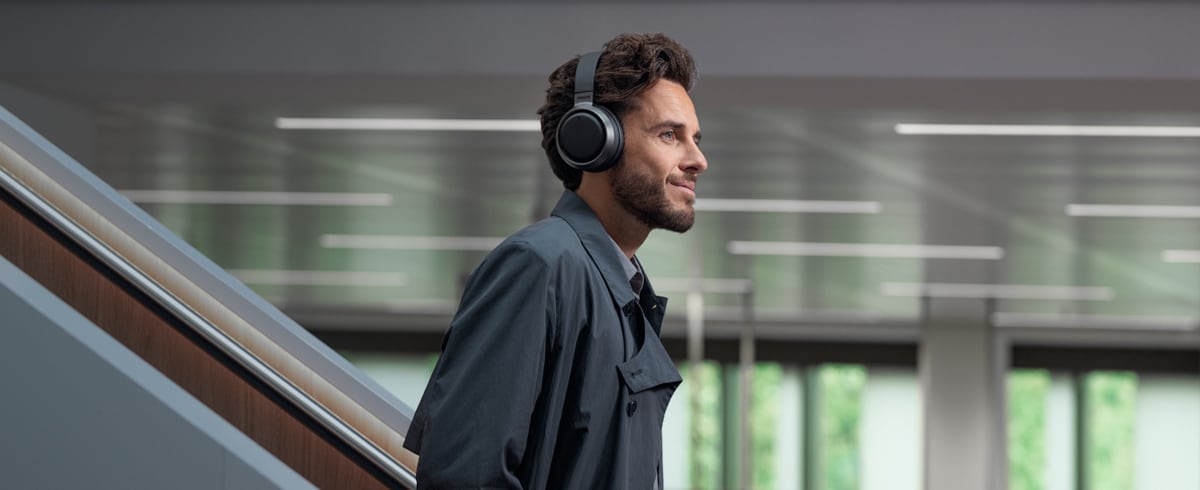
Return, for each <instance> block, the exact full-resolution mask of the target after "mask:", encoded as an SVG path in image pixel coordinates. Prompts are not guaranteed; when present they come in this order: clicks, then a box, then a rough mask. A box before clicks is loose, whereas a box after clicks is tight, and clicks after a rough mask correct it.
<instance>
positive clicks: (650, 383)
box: [617, 335, 683, 393]
mask: <svg viewBox="0 0 1200 490" xmlns="http://www.w3.org/2000/svg"><path fill="white" fill-rule="evenodd" d="M647 337H648V338H647V339H646V342H645V343H644V344H642V350H641V351H639V352H638V353H637V355H635V356H633V359H630V360H628V361H625V362H623V363H621V364H619V365H617V371H618V372H620V373H621V379H623V380H625V386H628V387H629V391H631V392H633V393H637V392H640V391H643V390H647V389H650V388H654V387H656V386H661V385H664V384H671V383H674V384H679V383H680V382H682V381H683V378H681V377H680V376H679V370H678V369H676V368H675V363H674V362H673V361H671V356H670V355H668V354H667V350H666V349H665V348H663V345H662V342H661V341H659V339H658V336H655V335H650V336H647Z"/></svg>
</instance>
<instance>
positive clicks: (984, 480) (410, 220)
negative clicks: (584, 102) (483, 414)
mask: <svg viewBox="0 0 1200 490" xmlns="http://www.w3.org/2000/svg"><path fill="white" fill-rule="evenodd" d="M619 32H664V33H666V34H668V35H670V36H672V37H674V38H675V39H677V40H679V41H680V42H682V43H683V44H684V45H685V46H687V47H688V48H689V49H690V50H691V51H692V53H693V55H694V56H695V57H696V59H697V62H698V67H699V70H700V78H699V81H698V84H697V86H696V87H695V89H694V91H693V98H694V100H695V102H696V106H697V109H698V112H699V115H700V120H701V125H702V127H703V131H704V135H705V138H704V149H705V153H706V156H707V157H708V160H709V163H710V166H709V170H708V172H707V173H705V174H704V175H702V176H701V178H700V181H699V185H698V189H697V190H698V195H699V196H700V200H699V201H698V202H697V209H698V213H697V221H696V226H695V228H694V229H693V231H691V232H689V233H687V234H684V235H678V234H672V233H669V232H662V231H659V232H655V233H652V234H651V237H650V239H649V241H648V242H647V243H646V245H645V246H644V247H643V248H642V249H641V251H640V252H639V257H640V259H641V260H642V263H643V264H644V265H645V267H646V269H647V272H648V274H649V277H650V279H651V281H652V282H653V283H654V284H655V286H656V288H657V289H658V290H659V292H660V293H662V294H664V295H666V296H670V297H672V300H671V307H670V308H669V310H668V320H667V325H666V326H665V329H664V334H663V335H664V337H665V338H666V340H667V344H668V347H669V348H670V349H671V351H672V353H673V355H675V356H676V357H677V358H678V360H679V363H680V366H681V371H682V372H684V378H685V382H684V384H683V385H682V386H681V388H680V390H679V392H677V394H676V395H675V399H674V402H673V403H672V405H671V411H670V412H669V413H668V421H667V425H666V427H665V429H664V430H665V432H666V437H667V443H666V444H667V446H666V447H665V449H664V452H665V457H666V464H665V469H666V478H667V480H666V483H667V487H668V488H745V487H753V488H780V489H864V490H865V489H889V490H893V489H917V488H951V487H949V486H945V485H944V484H939V482H940V481H977V482H979V486H978V487H976V488H1011V489H1047V490H1049V489H1062V490H1066V489H1089V490H1092V489H1134V488H1136V489H1155V490H1158V489H1200V466H1197V465H1196V464H1195V463H1196V461H1200V350H1198V347H1200V332H1198V327H1200V316H1198V315H1200V193H1198V192H1196V190H1197V188H1198V187H1200V139H1198V138H1200V97H1197V96H1196V93H1197V89H1198V88H1200V83H1198V82H1200V54H1198V53H1200V51H1197V49H1196V46H1198V45H1200V6H1198V5H1194V4H1192V3H1189V2H1171V1H1097V2H1085V1H1067V0H1064V1H1052V2H1022V1H985V0H977V1H972V0H964V1H905V0H897V1H854V0H852V1H842V2H827V1H818V0H812V1H799V2H782V1H764V2H754V3H742V2H735V1H728V0H712V1H705V0H695V1H684V0H653V1H647V2H585V1H569V2H552V1H526V2H519V3H508V2H498V1H476V2H461V1H445V2H424V1H401V2H334V1H327V0H276V1H259V2H245V3H243V2H227V1H218V0H211V1H174V2H138V1H132V2H119V1H101V2H77V1H66V0H57V1H40V2H20V1H17V2H0V105H2V106H3V107H5V108H6V109H8V110H9V111H12V112H13V113H14V114H16V115H17V116H18V117H20V118H21V119H23V120H24V121H25V122H26V123H28V124H30V125H31V126H32V127H33V128H34V129H35V130H37V131H39V132H40V133H42V134H43V135H44V136H46V137H47V138H48V139H49V140H50V141H52V142H54V143H55V144H56V145H58V146H59V147H60V148H62V149H63V150H64V151H66V152H67V153H68V154H69V155H70V156H72V157H74V158H75V159H76V160H78V161H79V162H80V163H82V164H83V165H85V166H86V167H88V168H89V169H90V170H91V171H93V172H95V173H96V174H97V175H98V176H100V177H101V178H102V179H103V180H104V181H106V182H107V183H109V184H110V185H112V186H113V187H115V188H116V189H118V190H119V191H120V192H121V193H122V194H124V195H125V196H126V197H128V198H129V199H130V200H131V201H133V202H134V203H136V204H137V205H139V206H141V207H142V208H143V209H145V210H146V211H147V212H149V213H150V214H151V215H152V216H154V217H155V218H156V219H158V220H159V221H161V222H162V223H163V224H164V225H165V226H167V227H168V228H169V229H170V230H172V231H173V232H175V233H176V234H178V235H179V236H180V237H181V238H183V239H184V240H186V241H187V242H188V243H190V244H192V245H193V246H194V247H196V248H197V250H199V251H200V252H202V253H203V254H205V255H206V256H207V257H209V258H211V259H212V260H213V261H215V262H216V263H217V264H219V265H220V266H221V267H223V268H225V269H226V270H228V271H229V272H230V273H231V274H233V275H234V276H235V277H237V278H239V279H240V280H242V281H243V282H244V283H245V284H246V285H248V286H249V287H250V288H252V289H253V290H254V291H255V292H257V293H258V294H260V295H262V296H263V297H264V298H266V299H267V300H269V301H270V302H272V303H273V304H275V305H276V306H278V307H279V308H280V309H281V310H282V311H283V312H285V313H286V314H288V315H289V316H291V317H292V318H294V319H295V320H296V321H297V322H299V323H300V324H301V325H303V326H304V327H305V328H306V329H308V330H310V331H312V332H313V333H314V334H316V335H317V336H318V337H319V338H321V339H322V340H324V341H325V342H327V343H328V344H329V345H330V346H331V347H333V348H335V349H337V350H338V351H339V352H341V353H343V354H344V355H345V356H346V357H347V358H348V359H349V360H350V361H351V362H353V363H354V364H355V365H357V366H358V367H360V368H361V369H363V370H364V371H365V372H366V373H368V374H369V375H371V376H372V377H373V378H375V379H376V380H377V381H379V382H380V383H381V384H383V385H384V386H386V387H387V388H388V389H389V390H391V391H392V392H393V393H394V394H395V395H396V396H397V397H398V398H399V399H401V400H402V401H404V402H405V403H407V404H409V405H410V406H415V404H416V402H417V401H418V400H419V397H420V395H421V392H422V390H423V387H424V384H425V381H426V379H427V378H428V375H429V371H430V370H431V369H432V366H433V362H434V360H435V359H436V355H437V350H438V346H439V345H440V339H441V334H442V332H443V331H444V329H445V327H446V326H447V325H448V322H449V319H450V317H451V316H452V314H453V312H454V309H455V306H456V302H457V300H458V296H459V294H460V293H461V285H462V282H463V279H464V277H465V276H466V275H467V274H469V273H470V272H471V270H472V268H473V267H474V266H475V264H477V263H478V261H479V260H481V259H482V257H483V256H484V255H485V254H486V252H487V251H488V250H489V249H490V247H491V246H493V245H494V244H495V243H497V242H498V241H499V240H500V239H501V238H502V237H504V236H505V235H507V234H509V233H511V232H513V231H515V230H517V229H518V228H520V227H522V226H524V225H526V224H528V223H530V222H532V221H534V220H536V219H538V218H540V217H542V216H545V215H546V213H547V212H548V210H549V207H550V206H551V205H552V204H553V203H554V202H555V200H556V199H557V197H558V195H559V193H560V192H561V185H560V184H559V183H558V181H557V180H556V179H554V177H553V175H552V174H551V173H550V172H549V169H548V168H547V165H546V163H545V156H544V153H543V152H542V150H541V148H540V134H539V133H538V131H537V126H536V123H535V122H534V121H535V120H536V114H535V111H536V109H537V107H538V106H539V105H540V104H541V100H542V97H543V91H544V88H545V77H546V75H548V73H549V71H550V70H551V69H553V68H554V67H555V66H557V65H558V64H560V63H562V62H563V61H565V60H567V59H569V58H570V57H572V56H574V55H576V54H581V53H583V52H587V51H591V50H595V49H598V48H600V46H601V45H602V44H603V42H604V41H606V40H607V39H609V38H610V37H612V36H613V35H615V34H616V33H619ZM316 118H320V119H316ZM330 119H332V120H330ZM381 120H382V121H383V122H380V121H381ZM476 120H489V121H494V120H503V121H508V122H507V123H502V124H504V125H501V126H498V127H484V128H480V127H478V126H472V124H477V123H475V122H473V121H476ZM370 124H377V125H378V124H383V125H384V126H385V127H384V128H382V129H381V128H379V127H372V128H364V127H363V126H364V125H370ZM306 125H307V126H306ZM963 479H965V480H963Z"/></svg>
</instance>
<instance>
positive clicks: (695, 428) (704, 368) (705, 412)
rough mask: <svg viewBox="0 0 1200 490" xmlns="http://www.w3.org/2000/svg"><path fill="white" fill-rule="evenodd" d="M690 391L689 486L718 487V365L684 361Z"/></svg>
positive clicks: (719, 437)
mask: <svg viewBox="0 0 1200 490" xmlns="http://www.w3.org/2000/svg"><path fill="white" fill-rule="evenodd" d="M684 376H687V383H688V389H689V390H690V393H691V397H690V398H691V399H690V400H688V403H690V404H691V429H692V434H691V438H692V440H691V468H690V472H691V484H692V488H699V489H703V488H719V487H720V485H718V483H717V482H719V481H720V478H721V443H722V441H721V366H720V365H719V364H718V363H715V362H703V363H700V364H685V365H684Z"/></svg>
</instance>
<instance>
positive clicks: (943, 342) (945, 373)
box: [919, 298, 1008, 490]
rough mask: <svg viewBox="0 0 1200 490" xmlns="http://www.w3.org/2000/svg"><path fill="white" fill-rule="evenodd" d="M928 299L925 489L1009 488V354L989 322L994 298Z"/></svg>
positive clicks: (923, 355) (923, 371) (923, 358)
mask: <svg viewBox="0 0 1200 490" xmlns="http://www.w3.org/2000/svg"><path fill="white" fill-rule="evenodd" d="M925 301H926V305H927V307H926V310H927V315H926V318H927V322H926V324H925V326H924V329H923V333H922V335H921V347H920V360H919V368H920V376H921V389H922V398H923V404H924V408H925V417H924V426H925V427H924V430H925V438H924V441H925V451H924V461H925V464H924V470H925V471H924V475H925V478H924V479H925V488H926V489H927V490H961V489H964V488H977V489H988V490H1004V489H1006V488H1007V484H1006V481H1007V471H1006V468H1007V466H1006V463H1005V462H1006V457H1005V452H1006V449H1005V448H1006V445H1005V433H1006V432H1005V413H1004V412H1005V410H1004V407H1005V398H1004V387H1005V383H1004V380H1005V373H1006V371H1007V368H1006V365H1007V362H1008V361H1007V355H1006V349H1005V348H1003V346H999V345H997V344H996V342H995V341H994V339H995V336H994V335H993V332H992V328H991V327H990V326H989V322H988V314H989V311H988V310H989V309H990V308H989V306H988V304H989V301H988V300H985V299H976V298H969V299H968V298H927V299H926V300H925Z"/></svg>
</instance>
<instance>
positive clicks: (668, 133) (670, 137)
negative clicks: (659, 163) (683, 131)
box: [658, 129, 675, 141]
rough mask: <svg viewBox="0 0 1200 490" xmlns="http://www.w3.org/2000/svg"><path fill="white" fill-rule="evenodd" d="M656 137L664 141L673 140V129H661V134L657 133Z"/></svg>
mask: <svg viewBox="0 0 1200 490" xmlns="http://www.w3.org/2000/svg"><path fill="white" fill-rule="evenodd" d="M658 137H659V138H662V139H664V140H666V141H675V130H674V129H668V130H666V131H663V132H662V133H661V134H659V135H658Z"/></svg>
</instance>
